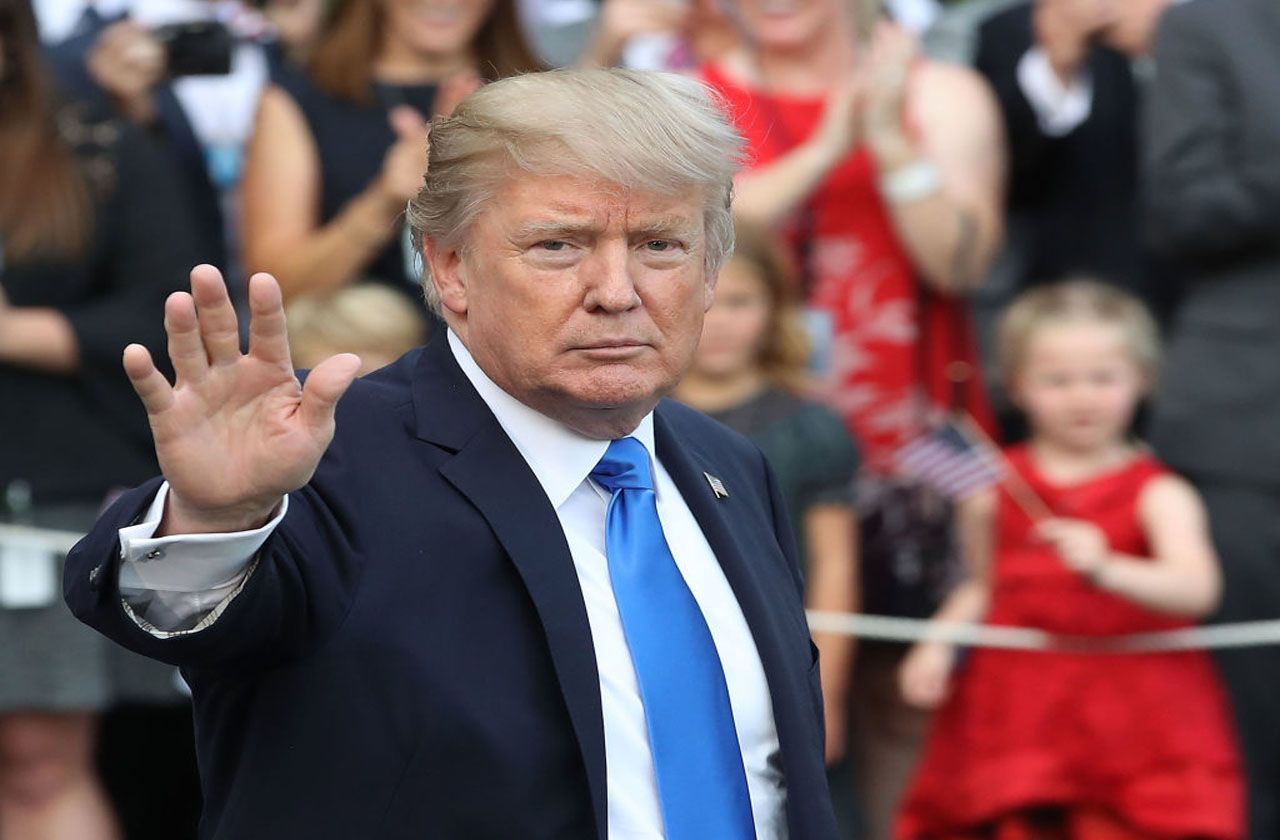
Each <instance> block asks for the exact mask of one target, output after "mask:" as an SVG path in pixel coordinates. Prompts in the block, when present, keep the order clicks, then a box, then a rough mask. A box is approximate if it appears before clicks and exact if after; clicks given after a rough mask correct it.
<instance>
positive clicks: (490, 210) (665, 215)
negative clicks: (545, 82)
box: [480, 170, 707, 238]
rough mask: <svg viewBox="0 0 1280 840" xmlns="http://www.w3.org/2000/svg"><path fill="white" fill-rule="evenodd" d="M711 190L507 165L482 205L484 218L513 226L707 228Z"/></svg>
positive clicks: (688, 232)
mask: <svg viewBox="0 0 1280 840" xmlns="http://www.w3.org/2000/svg"><path fill="white" fill-rule="evenodd" d="M706 193H707V191H706V188H705V187H704V186H702V185H693V184H690V185H686V186H684V187H683V188H680V189H676V190H674V191H668V190H661V191H658V190H653V189H648V188H645V187H637V186H631V185H627V184H620V183H617V182H616V181H609V180H606V179H604V178H600V177H597V176H592V175H579V174H534V173H530V172H524V171H522V170H515V171H509V172H508V173H507V174H506V176H505V177H504V178H503V179H502V181H501V182H500V183H499V184H498V185H497V188H496V189H495V190H494V192H493V194H492V198H491V199H490V200H489V201H488V202H487V203H486V206H485V207H483V208H482V209H481V212H480V219H484V220H487V223H489V224H496V225H498V226H500V227H502V228H503V229H505V230H507V231H508V232H510V231H513V230H527V231H530V232H536V231H537V230H544V229H545V230H548V231H555V230H559V229H563V228H574V229H582V230H591V231H597V232H602V233H603V232H605V231H610V230H612V231H615V232H620V231H626V232H628V233H636V232H655V233H656V232H669V233H680V234H682V235H684V236H685V237H689V238H692V237H701V236H702V235H703V234H704V232H705V216H706V210H707V194H706Z"/></svg>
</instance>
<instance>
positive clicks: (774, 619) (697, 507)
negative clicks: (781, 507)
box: [654, 406, 821, 836]
mask: <svg viewBox="0 0 1280 840" xmlns="http://www.w3.org/2000/svg"><path fill="white" fill-rule="evenodd" d="M654 436H655V443H656V447H657V450H658V452H657V454H658V459H659V460H660V461H661V462H662V465H663V467H664V468H665V469H666V470H667V473H668V474H669V475H670V476H671V480H672V481H674V482H675V484H676V487H677V488H678V489H679V490H680V495H681V496H682V497H683V498H684V501H685V504H687V505H688V506H689V510H690V511H691V512H692V513H693V515H694V518H695V519H697V521H698V525H699V527H700V528H701V529H702V533H703V535H704V536H706V538H707V542H708V543H709V544H710V546H711V550H712V551H713V552H714V553H715V555H716V559H717V560H719V562H720V566H721V567H722V568H723V569H724V574H725V577H726V578H727V579H728V581H729V586H730V587H731V588H732V589H733V594H734V596H735V597H736V598H737V599H738V605H739V606H740V607H741V608H742V614H743V616H744V617H745V618H746V620H747V626H748V627H749V628H750V629H751V635H752V637H753V638H754V639H755V643H756V649H757V650H758V651H759V653H760V661H761V664H762V665H763V666H764V672H765V678H766V679H767V681H768V683H769V695H770V697H771V699H772V701H773V716H774V723H775V725H776V726H777V730H778V741H779V744H780V745H781V748H782V760H783V765H784V767H785V768H786V771H787V774H788V776H787V786H788V790H789V791H790V793H789V796H788V803H789V804H788V811H789V816H790V817H791V818H792V825H793V828H794V827H795V826H796V823H795V819H796V817H797V814H798V813H799V809H801V808H803V805H802V804H801V800H803V799H804V784H805V780H804V778H803V776H802V773H801V769H802V768H804V767H806V766H807V762H806V761H805V754H806V752H812V750H813V744H812V743H811V740H812V739H817V741H818V742H819V743H820V742H821V738H820V737H819V735H818V734H816V733H814V732H812V731H811V730H812V727H811V726H809V725H806V721H808V720H809V719H810V716H809V713H808V712H806V710H805V708H804V706H803V705H801V704H802V703H803V702H807V701H805V700H804V692H805V691H806V690H807V679H808V674H807V665H808V663H807V662H806V661H805V660H804V659H799V660H798V659H797V657H796V656H795V655H794V653H788V650H787V645H786V642H785V640H786V639H787V638H793V637H795V635H796V633H797V632H798V630H799V631H800V632H803V633H804V634H805V635H806V636H807V634H808V630H807V628H797V626H796V622H795V621H794V620H792V619H790V618H789V617H788V611H787V610H784V609H780V608H779V603H778V599H779V598H791V597H796V596H795V595H794V594H793V593H794V584H793V583H792V582H791V581H789V580H787V578H786V576H785V574H784V573H783V570H781V569H779V570H778V574H776V575H771V574H770V572H771V570H770V569H769V568H768V567H767V565H766V563H767V562H773V561H772V560H768V561H758V560H754V559H753V558H756V557H760V556H761V555H763V554H766V553H767V552H768V551H769V549H768V548H767V547H765V546H758V547H756V546H752V545H750V544H747V543H745V542H744V541H743V538H742V537H741V536H740V534H742V533H743V532H744V531H745V530H747V528H748V526H749V525H750V524H751V523H750V521H749V520H748V519H747V517H754V518H758V515H754V514H751V513H749V512H746V511H744V510H743V509H742V508H741V507H740V505H741V504H743V503H744V502H745V499H744V498H743V496H744V495H745V494H742V493H739V494H737V495H735V494H734V488H733V487H732V486H730V487H728V488H727V489H728V492H729V496H728V498H723V499H722V498H718V497H717V495H716V493H715V492H714V491H713V489H712V487H711V485H710V484H709V482H708V479H707V475H708V474H710V475H718V474H719V473H720V470H721V468H722V467H718V466H717V465H716V464H715V463H714V461H713V460H711V459H710V458H708V457H707V456H706V455H705V454H704V453H702V452H700V451H699V450H698V449H697V448H696V445H695V444H693V443H692V442H689V441H687V440H683V439H681V438H680V437H679V436H678V435H677V434H676V433H675V431H674V430H673V429H672V428H671V426H670V425H669V423H668V422H667V421H666V419H665V418H664V416H663V413H662V409H661V406H659V409H658V411H657V412H655V415H654ZM796 836H800V835H799V834H796Z"/></svg>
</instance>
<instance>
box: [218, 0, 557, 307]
mask: <svg viewBox="0 0 1280 840" xmlns="http://www.w3.org/2000/svg"><path fill="white" fill-rule="evenodd" d="M537 69H540V68H539V67H538V62H537V60H536V59H535V58H534V56H533V53H532V52H531V51H530V49H529V47H528V46H527V45H526V43H525V41H524V38H523V36H522V34H521V30H520V25H519V22H518V20H517V17H516V11H515V0H466V2H461V3H438V4H437V3H423V2H418V0H338V2H337V4H336V7H335V9H334V12H333V15H332V17H331V19H330V22H329V23H328V26H327V28H326V30H325V32H324V33H323V35H322V36H321V39H320V42H319V43H318V44H317V46H316V48H315V51H314V52H313V53H312V55H311V58H310V61H309V63H308V66H307V68H306V70H305V72H303V71H295V72H288V71H286V72H284V73H282V74H281V75H280V76H279V77H278V78H277V80H276V82H277V83H276V84H275V85H273V86H270V87H268V88H267V90H266V91H265V92H264V95H263V97H262V102H261V104H260V106H259V110H258V120H257V125H256V127H255V130H254V136H253V138H252V140H251V141H250V144H249V154H248V159H247V161H246V169H245V175H244V182H243V224H244V233H243V242H244V256H245V263H246V266H247V268H248V269H249V270H250V271H269V272H271V273H272V274H274V275H275V277H276V278H277V279H278V280H279V282H280V286H281V289H282V290H283V292H284V295H285V297H286V299H290V298H294V297H296V296H298V295H301V294H316V293H324V292H326V291H332V290H335V289H338V288H341V287H342V286H345V285H348V284H350V283H353V282H358V281H364V280H371V281H374V282H379V283H384V284H387V285H389V286H391V287H393V288H395V289H397V290H399V291H401V292H404V293H405V294H409V295H412V296H413V297H415V298H416V299H417V300H419V301H421V292H420V291H419V282H420V280H421V278H420V276H418V273H417V272H416V270H414V268H413V261H412V256H411V255H412V251H411V250H410V249H409V247H408V242H407V237H406V233H405V226H404V224H403V216H404V209H405V204H406V203H407V202H408V201H409V199H410V198H412V197H413V196H414V195H416V194H417V192H418V189H419V188H420V187H421V186H422V177H423V173H424V172H425V171H426V167H427V151H426V149H427V145H426V130H427V121H428V120H429V119H430V118H431V117H432V115H434V114H439V113H448V112H449V111H451V110H452V109H453V106H454V105H456V104H457V102H458V101H459V100H461V99H462V98H463V97H464V96H465V95H466V94H467V93H469V92H470V91H471V90H473V89H475V87H477V86H478V85H479V84H481V82H483V81H485V80H489V79H496V78H499V77H502V76H506V75H510V74H513V73H519V72H526V71H530V70H537Z"/></svg>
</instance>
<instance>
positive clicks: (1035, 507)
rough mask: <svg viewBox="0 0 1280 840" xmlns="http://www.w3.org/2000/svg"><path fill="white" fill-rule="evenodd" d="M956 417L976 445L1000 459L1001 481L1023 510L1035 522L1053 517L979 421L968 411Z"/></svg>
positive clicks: (957, 414)
mask: <svg viewBox="0 0 1280 840" xmlns="http://www.w3.org/2000/svg"><path fill="white" fill-rule="evenodd" d="M956 417H957V419H958V420H959V421H960V428H961V429H962V430H963V431H964V433H965V434H967V435H968V436H969V437H970V439H971V440H973V442H974V443H975V444H976V445H980V446H982V447H983V448H984V449H987V450H989V451H990V452H992V453H994V455H995V457H996V458H997V459H999V461H1000V465H1001V467H1002V469H1001V470H1000V475H1001V479H1000V483H1001V484H1003V485H1004V489H1005V490H1007V491H1008V492H1009V498H1011V499H1013V501H1014V502H1015V503H1016V504H1017V505H1018V507H1020V508H1022V512H1023V513H1025V514H1026V515H1027V517H1028V518H1029V519H1030V520H1031V521H1032V522H1034V523H1040V522H1043V521H1044V520H1046V519H1053V518H1054V515H1053V511H1052V510H1050V509H1049V506H1048V505H1047V504H1045V502H1044V500H1043V499H1041V498H1040V497H1039V496H1038V495H1036V491H1035V490H1032V489H1031V485H1029V484H1027V482H1026V481H1025V480H1024V479H1023V478H1022V476H1021V475H1020V474H1019V473H1018V471H1017V470H1016V469H1014V467H1013V464H1011V463H1009V459H1008V458H1007V457H1005V454H1004V452H1003V451H1001V449H1000V447H999V446H997V445H996V442H995V441H993V440H992V439H991V437H990V436H989V435H988V434H987V433H986V432H984V431H983V430H982V427H981V426H979V425H978V423H977V421H975V420H974V419H973V417H972V416H971V415H970V414H969V412H967V411H957V412H956Z"/></svg>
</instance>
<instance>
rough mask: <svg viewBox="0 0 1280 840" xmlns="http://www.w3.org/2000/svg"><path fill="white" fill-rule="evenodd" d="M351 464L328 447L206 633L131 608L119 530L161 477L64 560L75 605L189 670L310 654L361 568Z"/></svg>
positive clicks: (350, 595)
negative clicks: (151, 623)
mask: <svg viewBox="0 0 1280 840" xmlns="http://www.w3.org/2000/svg"><path fill="white" fill-rule="evenodd" d="M347 464H348V458H347V456H346V454H345V453H344V452H343V451H342V450H341V447H340V446H338V445H337V444H336V443H335V445H332V446H330V448H329V451H328V452H327V453H326V454H325V457H324V459H323V461H322V462H321V465H320V468H319V469H318V470H317V471H316V475H315V476H314V477H313V479H312V480H311V482H310V483H309V484H308V485H307V486H306V487H304V488H302V489H301V490H299V491H296V492H294V493H291V494H290V496H289V507H288V513H287V514H286V515H285V517H284V519H283V520H281V522H280V524H279V526H278V527H277V528H276V530H275V531H274V532H273V533H272V534H271V536H270V537H269V538H268V539H267V541H266V542H265V543H264V544H263V546H262V548H261V549H260V550H259V551H258V554H257V556H256V557H255V558H254V560H253V564H254V565H253V567H252V571H251V573H250V574H249V575H248V577H247V578H246V579H245V582H244V585H243V588H242V589H241V590H240V591H239V592H238V593H237V594H236V595H235V597H234V598H231V599H229V600H228V601H227V602H226V603H225V605H224V606H222V607H221V613H220V614H219V615H218V617H217V620H216V621H214V622H212V623H209V624H208V625H207V626H204V627H203V628H202V629H199V630H193V631H188V632H175V633H171V634H166V637H164V638H159V637H157V636H156V635H153V634H152V633H149V632H148V631H147V630H146V629H144V628H143V627H141V626H140V625H139V623H138V622H137V621H135V620H134V618H133V617H132V616H130V615H129V614H128V613H127V612H126V609H125V602H124V599H123V593H122V592H121V591H120V587H119V570H120V564H121V550H120V537H119V531H120V529H121V528H123V527H127V526H130V525H132V524H134V523H136V522H137V521H139V520H140V519H141V518H142V517H143V516H144V515H145V514H146V512H147V509H148V508H149V507H150V504H151V502H152V500H153V498H154V496H155V494H156V492H157V490H158V489H159V487H160V482H161V479H159V478H157V479H154V480H152V481H151V482H148V483H147V484H145V485H143V486H142V487H139V488H138V489H136V490H133V491H131V492H129V493H126V494H125V495H124V496H123V497H121V498H120V500H118V501H117V502H116V503H115V504H114V505H112V506H111V508H109V509H108V510H107V511H106V512H105V513H104V514H103V515H102V517H101V518H99V520H98V522H97V523H96V524H95V525H94V527H93V529H92V531H90V533H89V534H88V535H87V536H86V537H85V538H84V539H83V540H81V541H80V542H79V543H78V544H77V545H76V546H75V548H74V549H72V551H71V552H70V554H69V555H68V556H67V565H66V572H65V575H64V582H63V587H64V594H65V597H66V600H67V604H68V606H70V608H71V611H72V612H73V613H74V614H75V615H76V617H77V618H79V619H80V620H81V621H83V622H85V623H86V624H88V625H90V626H91V627H94V628H95V629H97V630H98V631H99V632H101V633H102V634H104V635H105V636H107V637H108V638H110V639H112V640H114V641H115V642H117V643H119V644H120V645H123V646H124V647H126V648H128V649H130V650H133V651H135V652H137V653H140V654H142V655H143V656H147V657H150V658H152V659H158V660H160V661H162V662H168V663H170V664H172V665H177V666H179V667H182V668H185V669H193V670H197V671H221V670H236V671H243V670H246V669H253V668H262V667H270V666H272V665H275V664H278V663H280V662H284V661H289V660H292V659H296V658H299V657H302V656H304V655H306V654H307V653H308V652H309V651H311V650H313V649H314V648H315V647H317V646H318V645H320V644H321V643H323V642H324V641H325V640H326V639H327V638H329V636H331V635H332V634H333V632H334V631H336V630H337V628H338V627H339V626H340V625H341V623H342V621H343V619H344V618H345V617H346V615H347V613H348V611H349V610H350V607H351V604H352V603H353V601H354V599H355V594H356V590H357V587H358V584H359V580H360V572H361V570H362V568H363V562H364V556H363V552H362V550H361V545H360V542H361V541H360V539H359V536H358V534H357V533H356V525H355V523H357V522H358V521H360V517H361V516H362V514H363V511H362V510H361V503H360V494H359V493H356V492H352V489H351V488H352V487H353V486H354V485H353V482H352V480H351V478H350V474H349V471H348V469H347Z"/></svg>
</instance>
